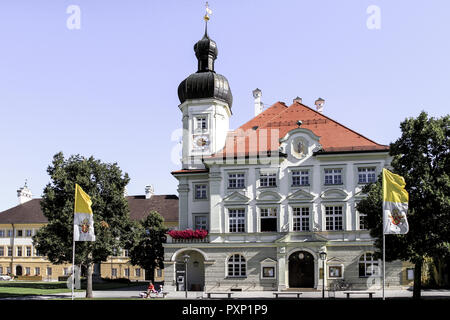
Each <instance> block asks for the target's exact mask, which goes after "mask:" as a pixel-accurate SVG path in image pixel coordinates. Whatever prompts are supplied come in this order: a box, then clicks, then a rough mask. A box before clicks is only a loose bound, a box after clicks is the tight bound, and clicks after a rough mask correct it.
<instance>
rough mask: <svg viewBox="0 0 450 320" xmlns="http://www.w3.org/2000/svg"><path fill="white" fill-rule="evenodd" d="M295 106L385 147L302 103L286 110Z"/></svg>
mask: <svg viewBox="0 0 450 320" xmlns="http://www.w3.org/2000/svg"><path fill="white" fill-rule="evenodd" d="M296 104H297V105H300V106H301V107H305V108H308V109H309V110H310V111H313V112H314V113H316V114H317V115H319V116H321V117H324V118H326V119H327V120H330V121H331V122H334V123H335V124H337V125H339V126H341V127H343V128H345V129H347V130H349V131H351V132H353V133H354V134H357V135H359V136H361V137H362V138H364V139H366V140H368V141H370V142H372V143H374V144H376V145H379V146H386V145H384V144H380V143H377V142H375V141H373V140H372V139H369V138H367V137H366V136H364V135H362V134H360V133H359V132H356V131H355V130H353V129H350V128H349V127H347V126H346V125H343V124H342V123H340V122H338V121H336V120H334V119H332V118H330V117H328V116H326V115H324V114H323V113H321V112H318V111H317V110H314V109H313V108H311V107H309V106H307V105H305V104H303V103H300V102H297V101H295V102H294V103H293V104H291V105H290V106H289V107H288V109H289V108H290V107H292V106H295V105H296Z"/></svg>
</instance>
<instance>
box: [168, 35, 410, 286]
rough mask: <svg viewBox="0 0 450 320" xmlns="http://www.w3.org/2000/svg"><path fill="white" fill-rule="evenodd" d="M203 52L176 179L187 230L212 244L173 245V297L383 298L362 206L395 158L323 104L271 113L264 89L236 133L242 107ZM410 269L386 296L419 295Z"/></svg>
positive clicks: (204, 49)
mask: <svg viewBox="0 0 450 320" xmlns="http://www.w3.org/2000/svg"><path fill="white" fill-rule="evenodd" d="M194 51H195V55H196V57H197V60H198V70H197V72H195V73H193V74H191V75H189V76H188V77H187V78H186V79H185V80H183V81H182V82H181V83H180V85H179V87H178V97H179V100H180V105H179V109H180V112H181V114H180V117H182V123H183V148H182V168H180V170H177V171H174V172H172V174H173V176H174V177H175V178H176V179H177V180H178V192H179V223H178V229H179V230H180V231H182V230H197V229H203V230H206V231H208V234H207V236H206V237H205V236H195V235H193V234H194V233H193V232H191V233H190V236H189V235H186V234H188V233H182V232H180V233H179V235H176V234H175V233H174V234H173V236H168V239H167V243H166V244H165V245H164V250H165V259H164V260H165V261H164V272H165V289H166V290H168V291H175V290H185V289H187V290H193V291H196V290H198V291H211V290H214V291H230V290H235V291H251V290H303V289H306V288H308V289H310V290H314V289H322V287H323V283H324V284H325V286H326V287H327V288H330V287H331V286H332V284H333V283H335V282H337V281H345V282H346V283H350V284H351V285H352V288H354V289H367V288H376V287H377V288H379V287H380V286H381V272H380V269H381V267H382V265H381V261H380V260H378V259H375V258H374V255H373V254H374V251H375V247H374V239H373V238H372V237H371V236H370V235H369V231H368V230H367V225H366V222H365V216H364V215H363V214H360V213H359V212H357V210H356V205H357V203H358V201H360V200H361V199H362V198H364V196H365V195H364V194H362V193H361V190H362V188H363V186H364V185H366V184H367V183H371V182H375V181H376V179H377V177H378V174H379V173H380V172H381V170H382V169H383V168H385V167H386V168H389V165H390V161H391V157H390V156H389V147H388V146H386V145H381V144H378V143H376V142H374V141H372V140H370V139H369V138H366V137H364V136H362V135H361V134H359V133H357V132H355V131H353V130H351V129H350V128H347V127H346V126H344V125H342V124H340V123H338V122H337V121H335V120H333V119H331V118H329V117H327V116H326V111H325V108H324V100H323V99H321V98H319V99H317V100H316V102H315V106H314V107H313V108H312V107H309V106H307V105H305V104H303V103H302V99H301V98H296V99H294V100H293V102H292V104H290V105H287V104H285V103H283V102H276V103H274V104H273V105H271V106H270V107H268V108H266V109H265V110H264V108H263V104H262V102H261V95H262V93H261V90H259V89H256V90H254V91H253V96H254V98H255V105H254V109H255V115H254V118H253V119H250V120H249V121H248V122H246V123H244V124H243V125H242V126H240V127H239V128H238V129H236V130H234V131H230V128H229V123H230V117H231V116H232V108H233V96H232V93H231V89H230V85H229V83H228V80H227V79H226V78H225V77H224V76H223V75H220V74H218V73H216V71H215V69H214V61H215V60H216V58H217V55H218V50H217V45H216V42H214V41H213V40H212V39H211V38H210V37H209V35H208V33H207V29H205V34H204V36H203V38H202V39H201V40H199V41H198V42H197V43H196V44H195V46H194ZM204 234H205V233H204ZM323 266H325V268H323ZM409 268H410V265H409V264H407V263H406V262H402V261H394V262H390V263H387V264H386V288H399V287H401V286H404V285H410V284H411V282H412V276H411V274H412V273H411V272H410V271H411V270H410V269H409ZM323 277H325V279H323ZM185 285H187V288H186V287H185Z"/></svg>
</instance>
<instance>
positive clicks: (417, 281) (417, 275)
mask: <svg viewBox="0 0 450 320" xmlns="http://www.w3.org/2000/svg"><path fill="white" fill-rule="evenodd" d="M422 264H423V260H422V259H420V260H418V261H416V262H415V264H414V288H413V299H420V292H421V290H422Z"/></svg>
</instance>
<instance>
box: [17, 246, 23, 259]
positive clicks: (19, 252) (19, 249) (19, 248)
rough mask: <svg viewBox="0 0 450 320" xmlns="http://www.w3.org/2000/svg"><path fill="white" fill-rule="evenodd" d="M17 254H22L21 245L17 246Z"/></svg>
mask: <svg viewBox="0 0 450 320" xmlns="http://www.w3.org/2000/svg"><path fill="white" fill-rule="evenodd" d="M17 256H18V257H21V256H22V247H17Z"/></svg>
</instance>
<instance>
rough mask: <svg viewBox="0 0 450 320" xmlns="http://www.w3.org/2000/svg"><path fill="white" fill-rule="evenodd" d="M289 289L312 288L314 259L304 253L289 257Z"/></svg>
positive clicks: (307, 253)
mask: <svg viewBox="0 0 450 320" xmlns="http://www.w3.org/2000/svg"><path fill="white" fill-rule="evenodd" d="M289 287H290V288H314V257H313V256H312V254H310V253H309V252H306V251H297V252H294V253H293V254H291V255H290V256H289Z"/></svg>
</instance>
